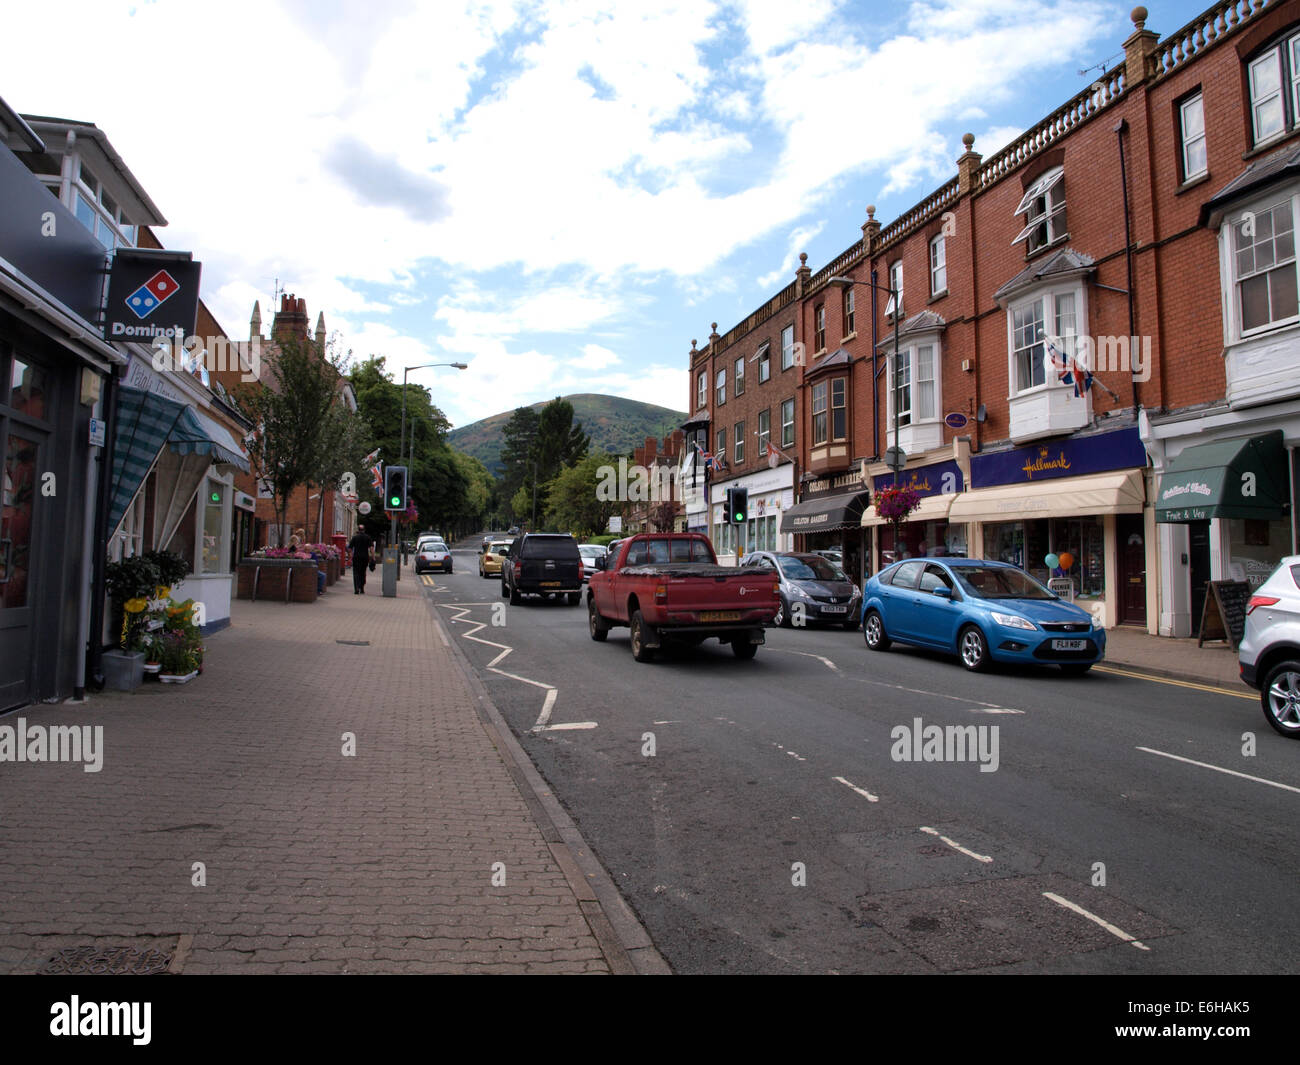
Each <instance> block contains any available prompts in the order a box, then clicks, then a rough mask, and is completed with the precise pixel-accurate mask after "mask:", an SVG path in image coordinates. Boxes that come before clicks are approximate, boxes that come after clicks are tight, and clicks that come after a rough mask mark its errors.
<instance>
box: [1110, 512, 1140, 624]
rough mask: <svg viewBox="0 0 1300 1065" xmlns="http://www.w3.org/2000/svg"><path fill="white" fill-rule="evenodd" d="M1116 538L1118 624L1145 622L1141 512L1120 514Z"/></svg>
mask: <svg viewBox="0 0 1300 1065" xmlns="http://www.w3.org/2000/svg"><path fill="white" fill-rule="evenodd" d="M1115 532H1116V535H1117V536H1118V537H1119V552H1118V555H1119V573H1118V577H1119V623H1120V624H1121V625H1143V626H1145V625H1146V623H1147V549H1146V525H1145V523H1144V522H1143V520H1142V515H1141V514H1121V515H1119V517H1118V519H1117V520H1116V522H1115Z"/></svg>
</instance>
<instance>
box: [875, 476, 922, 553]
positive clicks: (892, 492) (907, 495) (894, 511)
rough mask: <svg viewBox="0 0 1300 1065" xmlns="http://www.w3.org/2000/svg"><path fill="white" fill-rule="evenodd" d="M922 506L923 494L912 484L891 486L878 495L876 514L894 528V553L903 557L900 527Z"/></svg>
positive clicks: (887, 486) (881, 490)
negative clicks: (900, 545) (899, 537)
mask: <svg viewBox="0 0 1300 1065" xmlns="http://www.w3.org/2000/svg"><path fill="white" fill-rule="evenodd" d="M920 505H921V493H920V492H918V491H917V490H916V489H915V488H913V487H912V486H911V485H910V484H907V485H903V484H890V485H886V486H885V487H884V488H882V489H880V491H879V492H877V493H876V513H877V514H878V515H880V517H882V518H884V519H885V521H887V522H889V523H890V524H891V525H892V526H893V528H894V552H895V555H896V557H902V553H901V550H900V548H899V539H898V536H899V532H900V528H899V527H900V526H901V525H902V524H903V522H905V521H906V520H907V518H908V515H910V514H911V513H913V512H914V511H915V510H916V509H917V508H918V507H919V506H920Z"/></svg>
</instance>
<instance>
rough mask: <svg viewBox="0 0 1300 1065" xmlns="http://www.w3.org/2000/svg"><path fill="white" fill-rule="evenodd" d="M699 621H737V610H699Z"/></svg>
mask: <svg viewBox="0 0 1300 1065" xmlns="http://www.w3.org/2000/svg"><path fill="white" fill-rule="evenodd" d="M700 620H701V621H739V620H740V611H739V610H704V611H701V612H700Z"/></svg>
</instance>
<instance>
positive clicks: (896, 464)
mask: <svg viewBox="0 0 1300 1065" xmlns="http://www.w3.org/2000/svg"><path fill="white" fill-rule="evenodd" d="M875 278H876V274H875V271H874V270H873V271H872V273H871V280H870V281H858V280H856V279H854V278H852V277H832V278H831V279H830V280H828V281H827V282H826V283H827V284H828V285H839V286H840V288H841V289H843V288H846V287H847V286H849V285H863V286H865V287H866V288H869V289H871V290H872V292H887V293H889V296H890V298H891V299H892V300H893V301H894V382H893V386H892V387H891V388H890V392H891V393H892V395H893V401H892V403H891V407H892V410H893V418H894V446H893V448H892V450H893V453H894V454H893V461H892V462H890V467H891V468H892V469H893V471H894V484H895V485H897V484H898V474H899V471H901V470H902V468H903V460H904V456H903V449H902V448H901V447H899V444H898V429H899V426H898V382H899V376H900V375H899V372H898V324H899V321H900V320H901V319H902V317H903V306H902V302H903V301H902V299H901V298H900V297H901V296H902V293H901V292H899V291H898V289H895V288H890V287H889V286H888V285H881V284H878V283H877V282H876V279H875ZM871 313H872V316H873V319H874V316H875V308H874V307H873V308H872V312H871ZM872 355H873V356H874V355H875V351H874V350H873V351H872ZM879 377H880V373H879V371H876V373H875V375H874V376H873V378H872V379H873V381H874V380H876V379H878V378H879Z"/></svg>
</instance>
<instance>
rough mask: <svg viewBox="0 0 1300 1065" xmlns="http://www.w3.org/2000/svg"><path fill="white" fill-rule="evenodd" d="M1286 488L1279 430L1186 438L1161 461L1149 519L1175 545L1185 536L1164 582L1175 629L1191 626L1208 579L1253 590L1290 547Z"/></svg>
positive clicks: (1289, 481)
mask: <svg viewBox="0 0 1300 1065" xmlns="http://www.w3.org/2000/svg"><path fill="white" fill-rule="evenodd" d="M1292 495H1293V469H1292V462H1291V453H1290V451H1289V450H1288V449H1287V447H1286V444H1285V438H1284V433H1283V431H1282V430H1281V429H1274V430H1271V431H1268V432H1264V433H1258V434H1256V435H1254V436H1244V437H1234V438H1230V439H1226V440H1217V441H1210V442H1206V443H1200V444H1192V445H1191V446H1189V447H1184V448H1183V449H1182V450H1181V451H1179V452H1178V453H1177V454H1175V455H1174V456H1173V457H1172V458H1170V459H1168V460H1167V461H1166V463H1165V467H1164V470H1163V471H1162V473H1161V476H1160V481H1159V487H1158V488H1157V491H1156V521H1157V523H1159V525H1160V526H1161V528H1162V530H1165V529H1169V530H1171V531H1172V534H1173V538H1176V539H1178V540H1179V541H1180V542H1179V543H1178V544H1177V545H1175V546H1177V547H1180V548H1182V547H1183V546H1184V543H1185V548H1184V549H1183V550H1182V551H1180V554H1181V555H1182V557H1184V558H1186V560H1187V562H1186V565H1185V566H1184V567H1181V570H1180V572H1179V574H1178V577H1179V579H1178V580H1177V581H1176V582H1175V583H1174V585H1173V587H1172V588H1171V589H1170V592H1171V594H1170V596H1169V599H1170V601H1171V605H1173V606H1175V609H1174V610H1173V611H1171V613H1176V614H1177V615H1178V617H1177V619H1176V628H1177V629H1183V630H1185V631H1183V632H1175V633H1174V634H1175V635H1192V636H1195V635H1197V634H1198V633H1199V631H1200V622H1201V616H1202V612H1203V610H1204V606H1205V595H1206V587H1207V584H1208V582H1209V581H1216V580H1233V581H1245V582H1247V583H1248V584H1249V585H1250V587H1251V590H1252V591H1253V590H1254V589H1256V588H1258V587H1259V586H1260V585H1261V584H1262V583H1263V582H1264V580H1265V579H1266V578H1267V577H1268V575H1269V574H1270V573H1272V572H1273V570H1274V569H1275V568H1276V567H1277V564H1278V563H1279V562H1280V561H1281V560H1282V559H1283V558H1284V557H1285V556H1287V555H1289V554H1292V553H1293V551H1294V542H1295V541H1294V533H1293V529H1292ZM1179 606H1181V607H1183V608H1184V609H1177V607H1179ZM1171 620H1174V619H1171Z"/></svg>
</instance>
